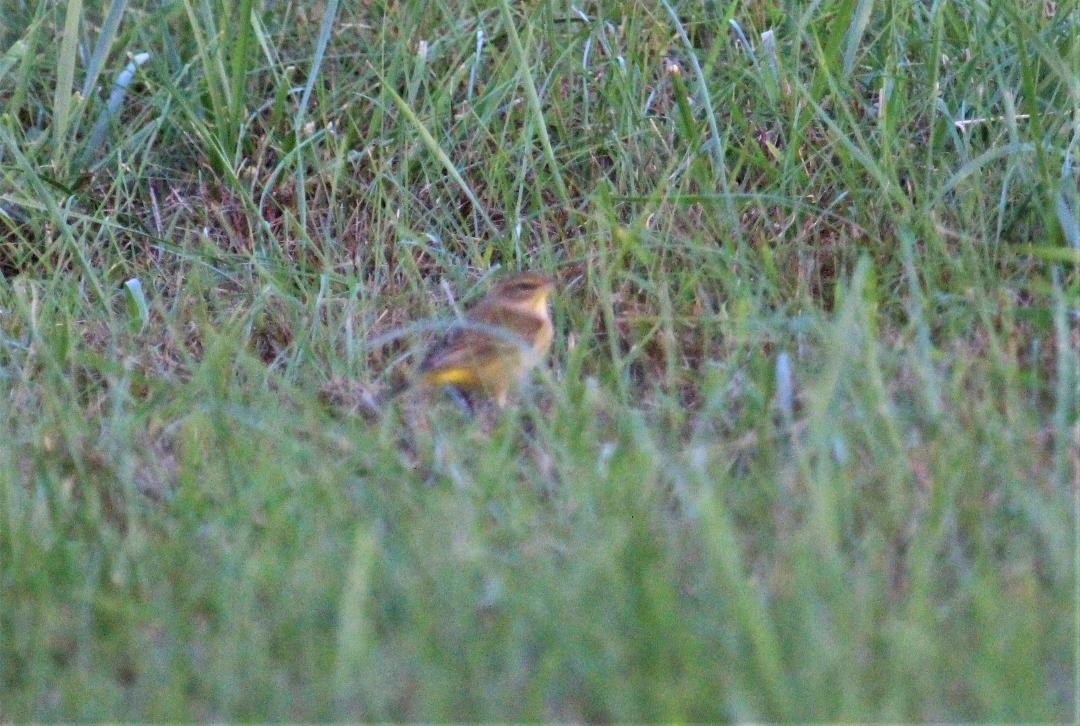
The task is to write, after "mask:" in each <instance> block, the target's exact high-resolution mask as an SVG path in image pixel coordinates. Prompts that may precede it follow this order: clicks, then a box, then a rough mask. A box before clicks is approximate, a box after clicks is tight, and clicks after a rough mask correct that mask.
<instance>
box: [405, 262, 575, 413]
mask: <svg viewBox="0 0 1080 726" xmlns="http://www.w3.org/2000/svg"><path fill="white" fill-rule="evenodd" d="M554 286H555V283H554V280H552V279H551V278H550V277H547V276H546V275H541V274H539V273H535V272H522V273H519V274H516V275H510V276H508V277H504V278H503V279H501V280H499V281H498V282H497V283H496V284H495V286H494V287H493V288H492V289H491V291H490V292H489V293H488V294H487V295H486V296H485V297H484V299H483V300H481V301H480V302H479V303H477V304H476V305H475V306H473V307H472V308H470V309H469V310H468V311H466V313H465V324H464V325H459V326H455V327H454V328H452V329H451V330H450V331H449V332H448V333H447V334H446V336H445V337H444V338H443V339H442V340H441V341H440V342H439V343H438V344H436V345H435V347H433V348H432V349H431V351H430V352H429V353H428V354H427V356H426V357H425V358H424V360H423V362H422V363H421V364H420V381H421V382H422V383H423V384H424V385H428V386H453V387H455V388H457V389H459V390H462V391H465V392H466V393H473V392H477V393H481V394H483V395H486V396H490V397H491V398H493V399H494V400H495V403H496V404H497V405H498V406H499V407H500V408H501V407H503V406H505V405H506V399H507V396H508V394H509V391H510V387H511V386H512V385H513V384H514V383H515V382H517V381H519V380H521V379H522V378H524V377H525V376H526V375H527V374H528V372H529V371H530V370H532V368H533V367H534V366H535V365H536V364H537V363H539V362H540V360H542V359H543V357H544V355H545V354H546V353H547V351H548V349H549V348H550V347H551V339H552V337H553V328H552V325H551V315H550V313H549V312H548V296H549V295H550V294H551V291H552V290H553V289H554Z"/></svg>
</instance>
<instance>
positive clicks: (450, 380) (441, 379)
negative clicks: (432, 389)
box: [424, 366, 482, 388]
mask: <svg viewBox="0 0 1080 726" xmlns="http://www.w3.org/2000/svg"><path fill="white" fill-rule="evenodd" d="M477 372H478V371H477V369H476V368H475V367H465V366H458V367H455V368H443V369H442V370H438V371H428V372H427V373H425V374H424V380H425V381H427V383H428V384H429V385H432V386H465V387H467V388H468V387H473V386H479V385H481V383H482V381H480V379H479V378H478V377H477Z"/></svg>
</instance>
